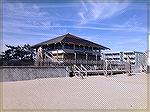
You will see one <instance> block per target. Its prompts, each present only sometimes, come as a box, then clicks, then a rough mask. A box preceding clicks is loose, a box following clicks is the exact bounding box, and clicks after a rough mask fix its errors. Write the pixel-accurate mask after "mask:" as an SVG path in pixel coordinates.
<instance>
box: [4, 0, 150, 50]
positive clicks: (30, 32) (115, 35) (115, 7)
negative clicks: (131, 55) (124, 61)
mask: <svg viewBox="0 0 150 112" xmlns="http://www.w3.org/2000/svg"><path fill="white" fill-rule="evenodd" d="M66 33H70V34H73V35H76V36H79V37H82V38H84V39H88V40H91V41H93V42H96V43H99V44H101V45H104V46H106V47H109V48H111V52H119V51H143V52H145V51H146V50H147V4H146V3H134V2H129V1H128V2H118V3H117V2H115V3H114V2H111V3H109V2H108V3H107V2H105V3H104V2H103V3H101V2H93V1H92V0H90V1H88V2H84V1H83V0H81V1H78V2H77V3H75V2H73V3H71V2H68V3H61V4H60V3H22V2H18V3H7V2H5V3H3V49H4V50H5V49H6V47H5V44H9V45H24V44H27V43H28V44H30V45H34V44H36V43H39V42H42V41H45V40H48V39H51V38H54V37H57V36H60V35H64V34H66Z"/></svg>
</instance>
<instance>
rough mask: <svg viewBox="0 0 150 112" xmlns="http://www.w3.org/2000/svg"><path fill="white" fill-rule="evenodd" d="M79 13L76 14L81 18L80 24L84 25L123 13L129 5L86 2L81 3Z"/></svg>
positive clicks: (90, 0) (89, 0)
mask: <svg viewBox="0 0 150 112" xmlns="http://www.w3.org/2000/svg"><path fill="white" fill-rule="evenodd" d="M81 3H82V8H81V11H80V12H79V13H78V15H79V17H80V18H81V20H80V24H85V23H88V22H90V21H94V20H98V19H106V18H110V17H112V16H115V15H118V14H120V13H123V11H124V9H126V8H127V7H128V5H129V3H127V2H126V3H121V2H120V3H109V2H108V3H100V2H98V1H92V0H88V2H83V1H81Z"/></svg>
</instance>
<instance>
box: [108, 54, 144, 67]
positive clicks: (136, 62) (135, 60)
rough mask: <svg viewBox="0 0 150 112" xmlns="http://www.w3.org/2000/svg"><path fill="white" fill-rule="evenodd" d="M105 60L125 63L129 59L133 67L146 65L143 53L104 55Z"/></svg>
mask: <svg viewBox="0 0 150 112" xmlns="http://www.w3.org/2000/svg"><path fill="white" fill-rule="evenodd" d="M105 58H106V59H108V60H116V61H125V62H126V61H127V58H129V59H130V62H131V64H132V66H133V67H139V66H145V65H146V54H145V53H144V52H137V51H133V52H116V53H105Z"/></svg>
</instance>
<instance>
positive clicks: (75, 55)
mask: <svg viewBox="0 0 150 112" xmlns="http://www.w3.org/2000/svg"><path fill="white" fill-rule="evenodd" d="M74 59H75V63H76V61H77V53H76V52H75V53H74Z"/></svg>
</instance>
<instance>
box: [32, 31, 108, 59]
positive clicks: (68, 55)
mask: <svg viewBox="0 0 150 112" xmlns="http://www.w3.org/2000/svg"><path fill="white" fill-rule="evenodd" d="M32 48H34V49H36V53H37V54H39V53H38V50H39V51H41V50H40V49H42V51H44V52H45V53H44V55H45V56H47V57H49V59H53V60H57V61H58V60H60V61H61V60H101V50H106V49H109V48H107V47H104V46H102V45H99V44H97V43H94V42H91V41H88V40H85V39H83V38H80V37H77V36H75V35H71V34H69V33H68V34H66V35H62V36H59V37H56V38H53V39H50V40H48V41H45V42H41V43H39V44H36V45H33V46H32ZM44 55H43V53H42V54H41V57H42V58H43V59H44V58H45V56H44Z"/></svg>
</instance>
